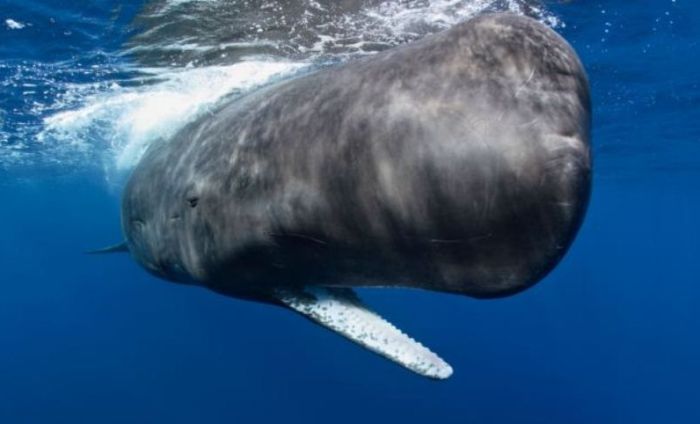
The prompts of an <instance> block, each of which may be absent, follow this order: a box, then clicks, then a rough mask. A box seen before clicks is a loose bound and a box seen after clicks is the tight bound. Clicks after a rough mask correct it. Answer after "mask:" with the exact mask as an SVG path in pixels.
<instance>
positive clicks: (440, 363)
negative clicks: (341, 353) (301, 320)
mask: <svg viewBox="0 0 700 424" xmlns="http://www.w3.org/2000/svg"><path fill="white" fill-rule="evenodd" d="M275 294H276V297H277V299H278V300H279V301H280V302H282V303H283V304H284V305H285V306H287V307H288V308H290V309H292V310H294V311H296V312H298V313H300V314H301V315H303V316H304V317H306V318H308V319H310V320H311V321H313V322H315V323H316V324H319V325H321V326H322V327H325V328H327V329H329V330H331V331H333V332H335V333H337V334H339V335H341V336H343V337H345V338H347V339H348V340H350V341H352V342H354V343H357V344H358V345H360V346H362V347H364V348H366V349H368V350H370V351H372V352H374V353H376V354H378V355H380V356H383V357H385V358H387V359H389V360H390V361H393V362H394V363H396V364H398V365H400V366H402V367H404V368H406V369H408V370H410V371H413V372H415V373H416V374H419V375H422V376H424V377H428V378H432V379H436V380H445V379H447V378H449V377H450V376H451V375H452V372H453V370H452V367H451V366H450V364H448V363H447V362H446V361H445V360H444V359H442V358H441V357H440V356H438V355H437V354H435V353H433V352H432V351H431V350H430V349H428V348H427V347H425V346H423V345H422V344H421V343H420V342H418V341H416V340H414V339H413V338H411V337H410V336H408V335H407V334H405V333H403V332H402V331H401V330H399V329H398V328H397V327H395V326H394V325H393V324H391V323H390V322H388V321H387V320H385V319H384V318H382V317H381V316H379V315H378V314H377V313H375V312H373V311H372V310H370V309H368V308H367V307H366V306H365V305H364V304H363V302H362V301H361V300H360V298H359V297H358V296H357V294H356V293H355V292H354V291H353V290H351V289H348V288H329V287H321V286H306V287H303V288H302V289H298V290H290V289H279V290H277V291H276V292H275Z"/></svg>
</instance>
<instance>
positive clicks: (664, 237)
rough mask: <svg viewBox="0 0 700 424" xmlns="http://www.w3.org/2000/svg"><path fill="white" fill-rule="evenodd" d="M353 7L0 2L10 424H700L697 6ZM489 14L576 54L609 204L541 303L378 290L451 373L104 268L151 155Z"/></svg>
mask: <svg viewBox="0 0 700 424" xmlns="http://www.w3.org/2000/svg"><path fill="white" fill-rule="evenodd" d="M244 3H245V4H244ZM249 3H251V4H253V6H250V5H249ZM278 3H279V4H278ZM346 3H347V4H346ZM351 3H353V2H340V3H338V4H342V5H343V7H340V8H339V9H334V8H333V7H330V6H329V3H328V2H320V3H317V2H301V3H300V4H302V6H303V7H301V8H295V7H291V6H289V5H291V4H293V2H273V1H270V2H260V4H257V3H256V2H236V1H225V0H220V1H216V0H210V1H193V0H191V1H187V0H179V1H177V0H171V1H153V2H144V1H119V0H100V1H92V2H74V3H70V4H68V3H67V2H59V1H50V0H44V1H35V0H0V198H1V199H3V207H2V208H0V223H2V224H1V225H2V226H1V227H0V228H1V229H2V232H1V236H0V422H2V423H63V422H65V423H80V422H100V423H112V422H113V423H122V422H129V423H134V422H138V423H140V422H143V423H146V422H148V423H151V422H168V423H192V422H204V423H219V422H222V423H223V422H235V423H248V422H276V421H284V422H287V423H297V422H304V423H315V422H324V423H326V422H333V423H356V422H358V421H361V422H380V421H383V422H386V421H389V422H435V423H467V422H477V423H510V422H517V423H593V422H595V423H660V422H664V423H665V422H668V423H697V422H700V408H699V407H698V405H700V390H698V383H697V382H698V381H699V380H700V338H699V337H698V334H700V314H698V312H697V311H698V310H699V309H698V308H699V307H700V286H699V285H698V275H700V261H699V260H698V258H700V223H699V222H698V216H700V87H699V84H700V81H699V78H698V77H699V76H700V73H699V72H698V70H699V69H700V66H699V65H700V46H699V45H698V42H699V40H700V25H699V24H700V22H699V17H700V3H698V2H695V1H691V0H656V1H646V2H625V1H611V0H610V1H596V2H591V1H575V0H574V1H567V2H563V1H562V2H545V3H544V4H541V3H534V2H517V1H513V0H511V1H485V0H473V1H466V0H463V1H447V0H442V1H432V2H431V1H375V2H372V1H365V2H359V3H361V5H360V6H358V7H354V6H352V5H351ZM317 5H318V7H317ZM288 6H289V7H288ZM346 6H347V7H346ZM251 7H252V8H253V9H254V10H256V11H257V12H256V13H252V12H251V11H250V8H251ZM489 10H510V11H513V12H516V13H525V14H529V15H531V16H534V17H536V18H537V19H540V20H541V21H542V22H545V23H546V24H548V25H551V26H553V27H554V28H555V29H556V30H557V31H558V32H559V33H561V34H562V35H563V36H564V37H565V38H566V39H567V40H569V42H570V43H571V44H572V45H573V46H574V47H575V48H576V50H577V51H578V53H579V54H580V56H581V58H582V60H583V62H584V64H585V66H586V68H587V70H588V73H589V78H590V82H591V88H592V94H593V108H594V117H593V143H594V158H595V173H594V190H593V197H592V200H591V204H590V208H589V211H588V215H587V218H586V221H585V223H584V226H583V228H582V230H581V232H580V234H579V236H578V238H577V240H576V242H575V244H574V245H573V247H572V249H571V250H570V252H569V253H568V255H567V256H566V258H565V259H564V261H563V262H562V263H561V264H560V266H559V267H557V269H555V270H554V271H553V272H552V273H551V274H550V275H549V276H548V277H547V278H545V279H544V280H543V281H542V282H541V283H540V284H538V285H536V286H535V287H533V288H532V289H530V290H528V291H526V292H524V293H522V294H519V295H517V296H513V297H510V298H505V299H500V300H489V301H484V300H474V299H470V298H466V297H460V296H453V295H446V294H438V293H429V292H419V291H410V290H362V291H361V292H362V296H363V297H364V298H365V299H366V301H367V302H368V303H369V304H370V305H372V306H373V307H374V308H375V309H377V310H379V311H381V312H382V314H383V315H384V316H386V317H387V318H389V319H390V320H391V321H392V322H395V323H396V324H397V325H399V326H400V327H401V328H403V329H404V330H406V331H407V332H409V333H410V334H411V335H412V336H414V337H416V338H417V339H418V340H421V341H424V342H425V343H426V344H427V345H429V346H430V347H431V348H433V349H434V350H435V351H437V352H440V353H441V354H442V355H443V356H444V357H445V358H446V359H447V360H448V361H449V362H450V363H451V364H452V365H453V366H454V368H455V370H456V371H455V375H454V376H453V377H452V378H451V379H449V380H447V381H444V382H434V381H429V380H426V379H422V378H420V377H417V376H415V375H413V374H411V373H408V372H406V371H405V370H403V369H401V368H399V367H397V366H395V365H393V364H391V363H389V362H388V361H384V360H382V359H380V358H378V357H376V356H375V355H372V354H369V353H367V352H366V351H364V350H362V349H359V348H357V347H356V346H354V345H353V344H351V343H348V342H347V341H345V340H343V339H342V338H340V337H338V336H336V335H333V334H331V333H329V332H327V331H324V330H322V329H320V328H318V327H316V326H313V325H310V324H309V323H308V322H307V321H306V320H304V319H302V318H301V317H299V316H297V315H295V314H292V313H289V312H287V311H284V310H282V309H280V308H272V307H269V306H265V305H260V304H255V303H250V302H244V301H239V300H234V299H230V298H226V297H222V296H219V295H216V294H214V293H211V292H208V291H206V290H203V289H198V288H193V287H183V286H179V285H174V284H169V283H166V282H164V281H161V280H157V279H155V278H154V277H152V276H150V275H148V274H146V273H145V272H144V271H143V270H141V269H140V268H139V267H138V266H137V265H136V264H135V263H134V262H133V261H132V260H131V259H129V258H128V256H126V255H113V256H103V257H95V256H88V255H84V254H83V252H84V251H86V250H89V249H91V248H95V247H101V246H104V245H108V244H111V243H114V242H117V241H119V240H121V238H122V236H121V233H120V228H119V194H120V190H121V187H122V185H123V181H124V177H125V175H128V172H129V170H130V169H132V168H133V165H134V164H135V163H136V162H137V161H138V157H139V155H140V153H141V152H142V151H143V150H144V149H145V148H146V147H147V146H148V144H149V143H150V142H151V141H153V140H156V139H158V138H167V137H169V136H171V135H172V134H173V133H174V132H176V131H177V129H178V128H180V127H182V126H183V125H184V124H185V123H186V122H188V121H189V120H191V119H193V117H195V116H197V115H198V114H201V113H203V112H204V111H206V110H207V108H208V107H211V106H213V105H215V104H216V102H217V101H219V100H220V99H221V98H223V97H225V96H230V95H235V94H236V93H240V92H245V91H248V90H254V89H255V88H256V87H258V86H259V85H261V84H265V83H267V82H269V81H271V80H274V79H279V78H285V77H288V76H289V75H292V74H293V73H294V72H296V71H297V70H299V69H309V68H313V67H318V66H325V64H327V63H335V62H339V61H344V60H352V58H353V57H355V56H358V55H364V54H372V52H373V51H376V50H381V49H384V48H389V47H391V46H393V45H396V44H401V43H404V42H410V41H411V40H413V39H415V38H419V37H421V36H423V35H425V34H427V33H430V32H434V31H437V30H440V29H443V28H445V27H449V26H450V25H453V24H454V23H455V22H458V21H459V20H462V19H466V18H468V17H469V16H472V15H474V14H476V13H481V12H483V11H489ZM258 12H259V13H258ZM281 15H283V16H288V19H289V20H293V19H295V20H298V21H299V22H301V24H299V25H294V26H293V28H294V29H293V30H291V29H290V30H289V31H288V33H287V32H285V33H284V34H280V33H279V31H277V32H275V31H273V29H274V28H278V27H283V28H284V25H282V24H280V21H279V19H280V18H279V16H281ZM229 23H230V24H229ZM329 28H331V29H330V30H329ZM283 32H284V31H283ZM232 93H233V94H232Z"/></svg>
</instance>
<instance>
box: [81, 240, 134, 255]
mask: <svg viewBox="0 0 700 424" xmlns="http://www.w3.org/2000/svg"><path fill="white" fill-rule="evenodd" d="M128 252H129V246H128V245H127V244H126V242H125V241H124V242H121V243H119V244H115V245H113V246H107V247H103V248H102V249H95V250H89V251H87V252H85V253H87V254H88V255H101V254H105V253H128Z"/></svg>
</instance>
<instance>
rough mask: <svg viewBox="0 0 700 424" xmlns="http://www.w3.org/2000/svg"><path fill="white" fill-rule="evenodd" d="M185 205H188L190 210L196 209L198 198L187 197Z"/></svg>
mask: <svg viewBox="0 0 700 424" xmlns="http://www.w3.org/2000/svg"><path fill="white" fill-rule="evenodd" d="M187 203H188V204H189V205H190V207H191V208H196V207H197V203H199V197H188V198H187Z"/></svg>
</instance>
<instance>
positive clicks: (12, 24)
mask: <svg viewBox="0 0 700 424" xmlns="http://www.w3.org/2000/svg"><path fill="white" fill-rule="evenodd" d="M5 25H6V26H7V28H8V29H22V28H24V27H25V26H26V24H23V23H22V22H18V21H15V20H14V19H5Z"/></svg>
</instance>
